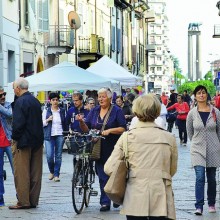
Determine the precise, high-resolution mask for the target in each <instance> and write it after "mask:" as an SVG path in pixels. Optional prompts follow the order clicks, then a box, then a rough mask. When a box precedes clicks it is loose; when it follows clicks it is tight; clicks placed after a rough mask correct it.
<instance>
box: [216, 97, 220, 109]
mask: <svg viewBox="0 0 220 220" xmlns="http://www.w3.org/2000/svg"><path fill="white" fill-rule="evenodd" d="M215 107H216V108H218V109H220V95H218V96H217V97H216V98H215Z"/></svg>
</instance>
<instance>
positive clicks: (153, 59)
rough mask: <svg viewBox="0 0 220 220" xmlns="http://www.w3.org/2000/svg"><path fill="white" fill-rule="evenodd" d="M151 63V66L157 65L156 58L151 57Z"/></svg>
mask: <svg viewBox="0 0 220 220" xmlns="http://www.w3.org/2000/svg"><path fill="white" fill-rule="evenodd" d="M150 63H151V64H155V57H153V56H152V57H150Z"/></svg>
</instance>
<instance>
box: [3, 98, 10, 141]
mask: <svg viewBox="0 0 220 220" xmlns="http://www.w3.org/2000/svg"><path fill="white" fill-rule="evenodd" d="M0 120H1V124H2V127H3V129H4V132H5V135H6V137H7V139H8V140H9V141H11V134H12V107H11V103H10V102H5V103H4V105H0Z"/></svg>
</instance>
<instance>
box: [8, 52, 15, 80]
mask: <svg viewBox="0 0 220 220" xmlns="http://www.w3.org/2000/svg"><path fill="white" fill-rule="evenodd" d="M14 80H15V52H14V51H12V50H8V83H9V82H13V81H14Z"/></svg>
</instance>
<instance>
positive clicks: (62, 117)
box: [44, 107, 66, 141]
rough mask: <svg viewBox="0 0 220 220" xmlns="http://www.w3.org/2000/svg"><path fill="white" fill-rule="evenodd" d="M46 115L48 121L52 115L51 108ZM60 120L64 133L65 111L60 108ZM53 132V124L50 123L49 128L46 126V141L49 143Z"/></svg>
mask: <svg viewBox="0 0 220 220" xmlns="http://www.w3.org/2000/svg"><path fill="white" fill-rule="evenodd" d="M46 111H47V113H46V119H48V118H49V117H50V116H51V115H52V111H51V108H50V107H49V108H48V109H47V110H46ZM60 118H61V123H62V128H63V131H65V130H66V129H65V110H64V109H63V108H60ZM51 130H52V122H51V121H50V122H48V124H47V126H44V140H47V141H49V140H50V138H51Z"/></svg>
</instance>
